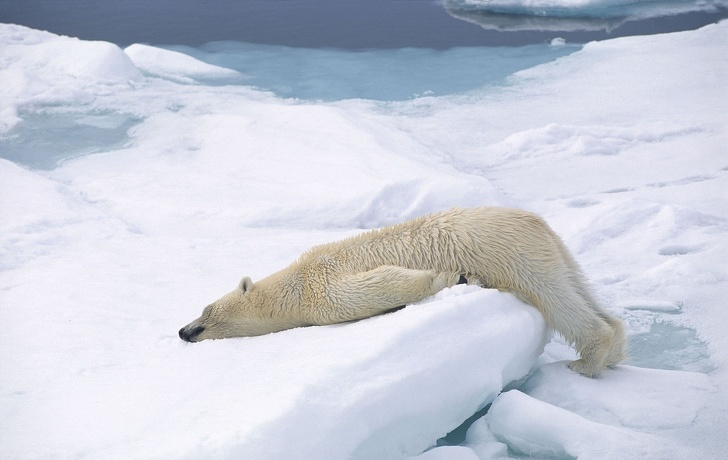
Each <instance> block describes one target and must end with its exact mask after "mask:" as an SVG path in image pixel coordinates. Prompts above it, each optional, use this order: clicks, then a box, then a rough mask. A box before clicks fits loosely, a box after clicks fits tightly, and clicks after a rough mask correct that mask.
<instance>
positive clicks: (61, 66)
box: [0, 24, 142, 133]
mask: <svg viewBox="0 0 728 460" xmlns="http://www.w3.org/2000/svg"><path fill="white" fill-rule="evenodd" d="M0 49H2V53H0V81H2V82H3V90H2V92H0V107H3V110H2V112H0V133H3V132H5V131H7V130H9V129H11V128H12V127H13V126H15V125H16V124H17V123H18V122H19V121H20V118H18V116H17V114H18V110H19V108H20V107H19V106H28V105H30V104H62V103H67V102H70V101H74V102H79V101H88V100H90V97H91V95H93V94H98V93H99V92H108V90H109V89H108V88H109V86H113V85H120V84H121V85H124V84H126V83H127V82H128V81H130V80H138V79H140V78H141V77H142V75H141V73H140V72H139V69H137V68H136V66H135V65H134V64H133V63H132V61H131V59H129V57H128V56H127V55H126V54H124V52H123V51H122V50H121V48H119V47H118V46H116V45H114V44H111V43H108V42H102V41H84V40H79V39H76V38H69V37H62V36H57V35H54V34H51V33H48V32H41V31H36V30H32V29H28V28H27V27H23V26H18V25H13V24H0Z"/></svg>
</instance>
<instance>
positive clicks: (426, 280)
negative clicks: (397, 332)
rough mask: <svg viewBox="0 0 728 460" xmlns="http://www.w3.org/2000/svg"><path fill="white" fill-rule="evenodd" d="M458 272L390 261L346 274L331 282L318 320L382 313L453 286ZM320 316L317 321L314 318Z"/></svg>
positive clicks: (332, 320) (366, 316)
mask: <svg viewBox="0 0 728 460" xmlns="http://www.w3.org/2000/svg"><path fill="white" fill-rule="evenodd" d="M459 279H460V275H459V274H455V273H452V274H444V273H436V272H434V271H430V270H412V269H408V268H402V267H395V266H390V265H385V266H381V267H378V268H375V269H374V270H370V271H367V272H361V273H355V274H352V275H347V276H345V277H343V278H341V279H339V280H336V281H334V282H332V283H331V285H330V287H329V290H328V296H329V300H330V303H329V304H328V305H326V306H324V307H323V308H320V309H317V313H318V314H319V315H320V316H321V317H320V318H316V320H317V323H318V324H332V323H340V322H344V321H353V320H358V319H363V318H369V317H370V316H374V315H378V314H381V313H385V312H387V311H389V310H392V309H395V308H397V307H401V306H404V305H407V304H410V303H413V302H418V301H420V300H422V299H425V298H427V297H429V296H431V295H433V294H435V293H437V292H438V291H441V290H442V289H445V288H446V287H451V286H454V285H455V284H457V283H458V281H459ZM318 320H320V321H321V322H318Z"/></svg>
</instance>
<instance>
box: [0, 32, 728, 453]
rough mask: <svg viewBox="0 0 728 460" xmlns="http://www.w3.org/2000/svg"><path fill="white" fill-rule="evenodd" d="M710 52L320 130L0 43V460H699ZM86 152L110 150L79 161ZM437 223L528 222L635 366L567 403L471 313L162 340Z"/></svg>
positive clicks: (713, 447) (123, 58)
mask: <svg viewBox="0 0 728 460" xmlns="http://www.w3.org/2000/svg"><path fill="white" fill-rule="evenodd" d="M727 36H728V22H722V23H720V24H717V25H711V26H707V27H704V28H702V29H700V30H697V31H691V32H682V33H673V34H666V35H658V36H647V37H632V38H621V39H615V40H608V41H603V42H595V43H589V44H587V45H586V46H585V47H583V49H581V50H579V51H577V52H574V53H572V54H569V55H568V56H564V57H561V58H560V59H558V60H555V61H553V62H550V63H546V64H542V65H539V66H536V67H533V68H530V69H527V70H524V71H521V72H518V73H516V74H514V75H512V76H510V77H509V78H508V80H507V81H506V82H505V83H504V84H500V85H493V84H490V83H491V82H484V85H483V86H482V87H481V88H479V89H474V90H471V91H469V92H467V93H465V94H459V95H449V96H441V97H417V98H414V99H411V100H402V101H394V102H382V101H374V100H364V99H346V100H338V101H330V102H321V101H310V100H300V99H298V100H297V99H282V98H280V97H278V96H275V95H274V94H272V93H268V92H264V91H259V90H256V89H253V88H251V87H248V86H245V85H244V84H241V81H239V80H237V79H238V78H242V73H244V72H241V70H240V69H234V70H225V69H231V68H232V67H228V66H225V65H224V64H225V63H224V62H216V63H215V64H214V65H215V67H212V64H210V63H203V62H202V61H200V60H195V58H193V57H190V56H187V55H183V54H179V53H178V52H176V51H171V50H161V49H154V48H151V47H148V46H141V45H139V46H137V45H132V47H129V48H127V49H126V50H121V49H120V48H118V47H116V46H115V45H112V44H109V43H104V42H86V41H81V40H77V39H73V38H68V37H60V36H56V35H53V34H50V33H47V32H40V31H35V30H31V29H28V28H24V27H22V26H14V25H0V49H2V53H0V86H2V87H3V91H2V92H1V93H0V117H1V118H0V152H2V155H1V156H3V157H4V158H11V159H12V161H9V160H7V159H0V316H1V317H2V319H3V324H4V328H3V334H2V335H0V362H1V363H2V372H0V457H2V458H3V459H13V458H48V457H59V458H84V457H86V458H211V457H213V458H304V459H305V458H382V459H386V458H392V459H396V458H408V457H415V458H417V457H419V458H423V459H438V458H449V459H474V458H481V459H486V458H519V457H522V456H528V455H535V456H553V455H556V456H569V457H579V458H636V457H640V458H655V457H658V458H659V457H666V458H719V457H720V456H721V455H722V454H724V453H725V451H726V450H727V449H728V442H727V441H726V439H725V434H724V429H725V420H726V416H727V415H728V402H726V401H728V398H726V389H727V388H728V372H727V369H728V342H727V341H726V338H725V334H724V331H725V330H726V328H728V315H727V314H726V313H725V305H724V299H725V298H727V297H728V271H727V269H726V268H725V263H724V262H725V259H726V257H728V239H727V238H726V233H727V232H728V224H727V222H728V195H726V192H725V190H728V184H727V183H726V182H728V164H726V160H725V153H726V145H728V119H727V118H726V116H725V111H724V107H726V106H728V95H727V93H726V92H725V91H724V87H725V82H726V79H727V78H728V57H726V56H728V53H725V43H726V38H728V37H727ZM233 72H235V73H233ZM228 77H229V78H231V79H234V81H235V82H236V83H235V84H221V83H220V81H211V80H216V79H218V80H219V79H222V80H225V78H228ZM210 79H211V80H210ZM243 82H244V80H243ZM486 83H487V84H486ZM52 123H57V124H58V125H59V126H66V127H68V129H67V130H60V131H57V132H56V131H52V132H53V133H56V134H54V135H55V136H56V137H53V136H54V135H48V134H47V131H46V129H45V128H47V127H48V126H50V125H51V124H52ZM53 126H56V125H53ZM79 126H81V127H89V126H90V127H92V128H94V129H95V130H96V131H93V132H95V133H107V132H110V133H112V134H113V135H110V136H109V139H110V140H109V142H108V143H107V144H106V146H105V147H99V146H95V147H94V149H95V150H94V153H92V154H89V151H88V145H87V144H85V143H84V142H86V141H85V139H86V138H84V137H83V136H81V135H79V134H78V131H77V129H79ZM119 130H121V132H122V135H121V137H119V136H117V134H118V133H119ZM66 134H67V136H68V138H70V139H71V141H78V145H76V147H77V148H76V150H73V148H70V147H69V148H67V145H66V144H64V143H63V141H65V140H66ZM43 136H46V137H43ZM71 145H73V142H71ZM59 149H66V150H63V152H64V153H63V155H61V156H59ZM5 152H10V153H12V152H34V154H35V155H37V156H38V157H42V156H44V155H45V156H47V157H50V158H53V161H51V162H49V163H47V164H43V165H42V166H36V165H35V164H31V162H28V163H24V158H25V156H24V155H20V154H19V155H15V156H13V155H14V154H13V155H10V154H8V155H7V156H6V155H5ZM58 159H60V160H61V161H59V162H58V163H56V160H58ZM455 205H458V206H476V205H507V206H517V207H521V208H525V209H529V210H532V211H535V212H537V213H539V214H541V215H543V216H544V217H545V218H546V220H547V221H548V222H549V223H550V224H551V225H552V226H553V228H554V229H555V230H556V231H557V233H559V234H560V235H561V236H562V237H563V238H564V240H565V241H566V243H567V245H568V246H569V248H570V249H571V250H572V251H573V253H574V255H575V257H576V258H577V260H578V261H579V262H580V263H581V264H582V266H583V268H584V271H585V272H586V273H587V275H588V276H589V277H590V278H591V280H592V281H593V284H594V287H595V291H596V293H597V295H598V297H599V298H600V299H601V300H602V301H603V302H604V304H605V305H606V306H607V308H609V309H610V311H612V312H614V313H615V314H617V315H618V316H620V317H621V318H623V319H624V321H625V324H626V327H627V330H628V333H629V334H630V336H631V341H632V344H635V343H637V341H638V340H639V341H640V342H639V343H640V344H641V346H640V347H633V349H632V352H633V353H637V355H636V356H634V357H633V358H632V360H631V361H628V363H626V364H625V365H621V366H618V367H617V368H616V369H614V370H610V371H608V372H606V373H605V374H604V375H603V376H602V377H601V378H598V379H593V380H592V379H586V378H584V377H581V376H579V375H576V374H574V373H572V372H571V371H569V370H568V368H567V367H566V361H567V360H569V359H573V358H574V351H573V349H571V348H570V347H568V346H567V345H566V344H564V343H563V341H562V340H561V339H560V338H559V337H550V336H549V334H547V333H546V331H545V330H544V325H543V320H542V319H541V317H540V315H539V314H538V313H537V312H536V310H535V309H533V308H532V307H529V306H527V305H524V304H522V303H521V302H519V301H517V300H516V299H515V298H514V297H513V296H511V295H510V294H507V293H499V292H496V291H491V290H484V289H480V288H477V287H474V286H456V287H454V288H452V289H449V290H445V291H443V292H441V293H439V294H438V295H436V296H434V297H433V298H431V299H427V300H425V301H423V302H421V303H419V304H416V305H410V306H408V307H407V308H405V309H403V310H400V311H398V312H395V313H392V314H388V315H384V316H380V317H376V318H371V319H368V320H364V321H360V322H356V323H351V324H342V325H334V326H327V327H315V328H301V329H295V330H290V331H284V332H281V333H277V334H271V335H267V336H263V337H257V338H245V339H229V340H220V341H208V342H202V343H199V344H187V343H185V342H182V341H181V340H179V338H178V337H177V335H176V334H177V330H178V329H179V328H180V327H181V326H182V325H184V324H186V323H187V322H189V321H190V320H191V319H193V318H195V317H197V316H198V315H199V313H200V311H201V310H202V308H203V307H204V305H206V304H207V303H208V302H210V301H211V300H214V299H215V298H217V297H219V296H220V295H221V294H222V293H224V292H227V291H229V289H230V288H231V287H232V286H233V285H234V283H235V282H236V281H237V280H239V279H240V277H241V276H243V275H249V276H251V277H252V278H253V279H258V278H261V277H263V276H266V275H267V274H270V273H271V272H273V271H276V270H278V269H280V268H282V267H284V266H285V265H287V264H288V263H290V262H291V261H293V260H294V259H295V258H296V257H297V256H298V255H299V254H300V253H301V252H303V251H305V250H306V249H308V248H309V247H310V246H312V245H314V244H318V243H322V242H326V241H332V240H335V239H339V238H342V237H346V236H350V235H353V234H356V233H357V232H359V231H361V229H365V228H372V227H378V226H382V225H387V224H390V223H394V222H398V221H401V220H404V219H407V218H409V217H414V216H416V215H420V214H423V213H427V212H432V211H435V210H441V209H446V208H449V207H451V206H455ZM658 332H659V333H658ZM686 337H687V338H686ZM668 352H670V356H669V357H668V358H665V357H664V356H663V354H664V353H668ZM635 363H639V367H637V365H636V364H635ZM668 363H669V365H668ZM491 403H492V405H491V406H490V408H489V409H488V410H487V414H486V415H485V416H484V417H481V418H479V419H478V420H476V421H475V422H474V423H473V424H472V426H471V427H470V429H469V430H468V431H467V435H466V437H465V441H464V442H462V443H460V445H456V446H449V445H444V446H443V445H441V444H442V441H441V442H440V443H438V439H440V438H442V437H443V436H444V435H446V434H447V433H448V432H450V431H452V430H453V429H455V428H456V427H458V426H459V425H460V424H461V423H462V422H463V421H465V420H466V419H467V418H468V417H470V416H471V415H473V414H475V413H476V412H478V411H479V410H482V409H484V408H486V407H487V405H488V404H491Z"/></svg>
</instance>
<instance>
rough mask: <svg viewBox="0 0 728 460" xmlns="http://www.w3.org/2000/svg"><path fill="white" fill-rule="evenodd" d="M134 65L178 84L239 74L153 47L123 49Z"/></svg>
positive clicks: (234, 76)
mask: <svg viewBox="0 0 728 460" xmlns="http://www.w3.org/2000/svg"><path fill="white" fill-rule="evenodd" d="M124 52H125V53H126V54H127V55H128V56H129V57H130V58H131V60H132V61H133V62H134V64H135V65H136V66H137V67H138V68H139V69H141V70H142V71H144V72H146V73H147V74H149V75H153V76H156V77H162V78H166V79H169V80H173V81H176V82H179V83H195V82H196V80H199V79H205V80H217V79H231V78H239V77H241V74H240V73H238V72H236V71H235V70H232V69H226V68H225V67H220V66H216V65H212V64H207V63H206V62H202V61H199V60H197V59H195V58H193V57H192V56H188V55H186V54H183V53H179V52H177V51H169V50H165V49H162V48H157V47H154V46H147V45H142V44H134V45H131V46H128V47H126V48H124Z"/></svg>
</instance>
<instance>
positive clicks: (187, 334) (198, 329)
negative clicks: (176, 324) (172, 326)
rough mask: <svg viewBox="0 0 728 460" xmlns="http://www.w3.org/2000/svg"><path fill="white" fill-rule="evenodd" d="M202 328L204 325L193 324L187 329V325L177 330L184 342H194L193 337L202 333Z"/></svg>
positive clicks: (203, 328)
mask: <svg viewBox="0 0 728 460" xmlns="http://www.w3.org/2000/svg"><path fill="white" fill-rule="evenodd" d="M204 330H205V327H204V326H195V327H193V328H191V329H189V330H188V329H187V326H185V327H183V328H182V329H180V330H179V338H180V339H182V340H184V341H185V342H194V341H195V337H197V336H198V335H200V334H202V331H204Z"/></svg>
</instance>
